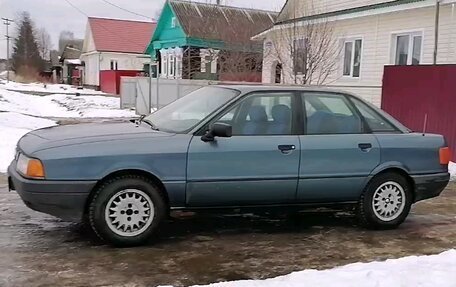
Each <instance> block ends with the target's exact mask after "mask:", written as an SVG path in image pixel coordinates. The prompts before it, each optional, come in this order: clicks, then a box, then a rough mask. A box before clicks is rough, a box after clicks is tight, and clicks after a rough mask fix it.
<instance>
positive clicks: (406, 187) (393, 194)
mask: <svg viewBox="0 0 456 287" xmlns="http://www.w3.org/2000/svg"><path fill="white" fill-rule="evenodd" d="M412 203H413V194H412V190H411V186H410V184H409V183H408V181H407V179H405V178H404V177H403V176H401V175H399V174H397V173H391V172H390V173H383V174H380V175H377V176H375V177H374V178H373V179H372V180H371V181H370V182H369V183H368V185H367V186H366V188H365V189H364V192H363V194H362V195H361V198H360V200H359V202H358V207H357V215H358V219H359V222H360V224H361V225H362V226H364V227H366V228H369V229H394V228H397V227H398V226H399V225H401V224H402V223H403V222H404V221H405V219H406V218H407V216H408V214H409V213H410V208H411V206H412Z"/></svg>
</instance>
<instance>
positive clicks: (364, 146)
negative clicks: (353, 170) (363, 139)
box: [358, 143, 372, 152]
mask: <svg viewBox="0 0 456 287" xmlns="http://www.w3.org/2000/svg"><path fill="white" fill-rule="evenodd" d="M358 147H359V149H360V150H362V151H364V152H368V151H370V150H371V148H372V144H371V143H360V144H359V145H358Z"/></svg>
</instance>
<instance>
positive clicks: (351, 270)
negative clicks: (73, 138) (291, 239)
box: [205, 250, 456, 287]
mask: <svg viewBox="0 0 456 287" xmlns="http://www.w3.org/2000/svg"><path fill="white" fill-rule="evenodd" d="M455 270H456V250H449V251H447V252H444V253H442V254H439V255H431V256H411V257H404V258H400V259H392V260H387V261H384V262H372V263H355V264H350V265H346V266H343V267H338V268H334V269H329V270H322V271H318V270H305V271H301V272H295V273H291V274H289V275H285V276H281V277H277V278H274V279H267V280H247V281H234V282H223V283H217V284H210V285H205V286H206V287H301V286H318V287H334V286H337V287H352V286H363V287H390V286H401V287H415V286H420V287H435V286H439V287H455V286H456V275H455Z"/></svg>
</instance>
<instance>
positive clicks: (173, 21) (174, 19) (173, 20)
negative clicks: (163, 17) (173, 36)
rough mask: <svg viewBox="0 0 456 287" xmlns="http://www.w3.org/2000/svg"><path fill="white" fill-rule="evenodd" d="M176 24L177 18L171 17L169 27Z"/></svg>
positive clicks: (174, 26)
mask: <svg viewBox="0 0 456 287" xmlns="http://www.w3.org/2000/svg"><path fill="white" fill-rule="evenodd" d="M176 26H177V19H176V17H173V18H171V28H176Z"/></svg>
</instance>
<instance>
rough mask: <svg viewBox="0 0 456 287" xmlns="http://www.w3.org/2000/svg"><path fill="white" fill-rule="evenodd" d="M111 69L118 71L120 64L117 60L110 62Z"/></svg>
mask: <svg viewBox="0 0 456 287" xmlns="http://www.w3.org/2000/svg"><path fill="white" fill-rule="evenodd" d="M109 68H110V70H111V71H118V70H119V62H118V61H117V60H116V59H111V61H110V62H109Z"/></svg>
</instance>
